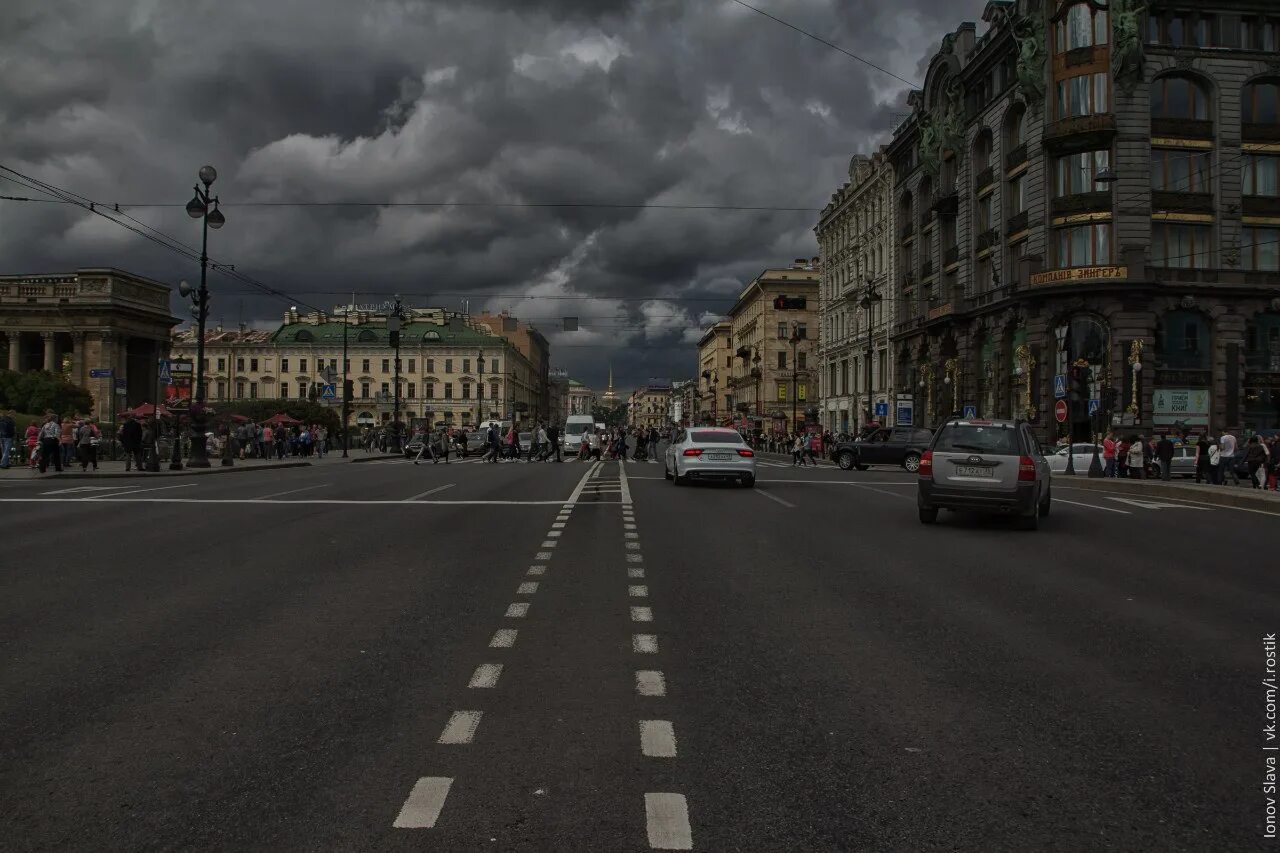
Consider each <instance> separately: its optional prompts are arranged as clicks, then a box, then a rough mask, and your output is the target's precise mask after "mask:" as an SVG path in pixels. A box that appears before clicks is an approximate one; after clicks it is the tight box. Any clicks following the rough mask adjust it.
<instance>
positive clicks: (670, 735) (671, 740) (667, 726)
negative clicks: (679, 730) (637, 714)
mask: <svg viewBox="0 0 1280 853" xmlns="http://www.w3.org/2000/svg"><path fill="white" fill-rule="evenodd" d="M640 751H641V752H642V753H644V754H645V755H646V756H648V757H649V758H675V757H676V729H675V726H673V725H671V721H670V720H641V721H640Z"/></svg>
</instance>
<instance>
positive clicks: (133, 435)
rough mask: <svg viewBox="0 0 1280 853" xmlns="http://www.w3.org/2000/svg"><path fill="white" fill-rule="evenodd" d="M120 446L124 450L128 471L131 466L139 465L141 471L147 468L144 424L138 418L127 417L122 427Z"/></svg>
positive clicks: (125, 468) (126, 469) (125, 464)
mask: <svg viewBox="0 0 1280 853" xmlns="http://www.w3.org/2000/svg"><path fill="white" fill-rule="evenodd" d="M120 447H121V448H122V449H123V450H124V470H125V472H126V473H127V472H128V471H129V469H130V468H131V467H137V469H138V471H139V472H141V471H144V470H146V465H144V464H143V461H142V424H140V423H138V419H137V418H132V417H131V418H126V419H125V422H124V425H123V426H121V427H120Z"/></svg>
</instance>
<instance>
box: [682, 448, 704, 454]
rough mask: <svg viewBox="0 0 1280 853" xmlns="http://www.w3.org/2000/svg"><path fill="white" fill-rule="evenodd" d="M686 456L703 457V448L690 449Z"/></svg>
mask: <svg viewBox="0 0 1280 853" xmlns="http://www.w3.org/2000/svg"><path fill="white" fill-rule="evenodd" d="M684 455H685V456H701V455H702V448H701V447H690V448H689V449H688V450H686V451H685V452H684Z"/></svg>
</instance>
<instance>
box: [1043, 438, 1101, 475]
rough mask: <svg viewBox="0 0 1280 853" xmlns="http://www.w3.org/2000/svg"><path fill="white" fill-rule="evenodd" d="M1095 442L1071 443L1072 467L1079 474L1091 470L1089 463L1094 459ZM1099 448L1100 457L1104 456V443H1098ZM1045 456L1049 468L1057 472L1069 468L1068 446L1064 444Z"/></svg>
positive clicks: (1059, 472)
mask: <svg viewBox="0 0 1280 853" xmlns="http://www.w3.org/2000/svg"><path fill="white" fill-rule="evenodd" d="M1094 447H1095V445H1093V444H1073V445H1071V455H1072V456H1073V457H1074V458H1073V459H1072V467H1074V468H1075V472H1076V473H1077V474H1085V473H1087V472H1088V471H1089V463H1090V462H1092V461H1093V448H1094ZM1096 447H1097V448H1098V457H1099V458H1101V457H1102V445H1101V444H1099V445H1096ZM1044 458H1045V459H1047V460H1048V462H1049V470H1051V471H1052V472H1053V473H1055V474H1061V473H1062V472H1063V471H1065V470H1067V447H1066V445H1065V444H1064V445H1063V446H1062V447H1059V448H1057V449H1056V450H1054V451H1053V452H1052V453H1046V454H1045V455H1044Z"/></svg>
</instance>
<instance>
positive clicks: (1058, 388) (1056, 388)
mask: <svg viewBox="0 0 1280 853" xmlns="http://www.w3.org/2000/svg"><path fill="white" fill-rule="evenodd" d="M1065 396H1067V376H1066V374H1065V373H1059V374H1057V375H1056V376H1054V377H1053V398H1054V399H1055V400H1061V399H1062V398H1063V397H1065Z"/></svg>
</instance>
